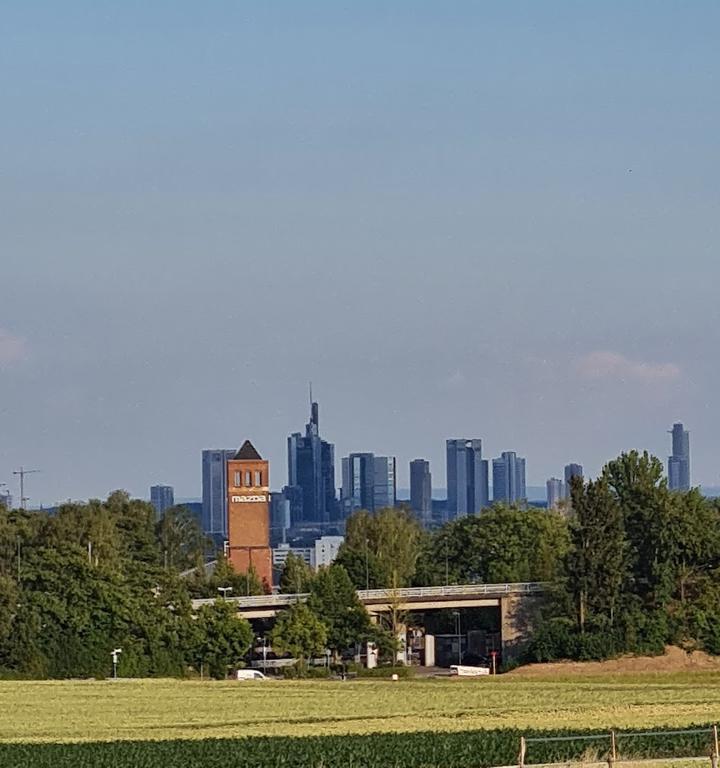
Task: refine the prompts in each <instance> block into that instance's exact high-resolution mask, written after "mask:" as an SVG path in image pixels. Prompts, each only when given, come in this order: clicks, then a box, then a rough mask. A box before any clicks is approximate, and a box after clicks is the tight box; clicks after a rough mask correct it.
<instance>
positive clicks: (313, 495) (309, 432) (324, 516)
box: [288, 387, 337, 525]
mask: <svg viewBox="0 0 720 768" xmlns="http://www.w3.org/2000/svg"><path fill="white" fill-rule="evenodd" d="M310 397H311V400H310V421H309V422H308V423H307V424H306V425H305V435H304V436H303V435H302V434H301V433H300V432H295V433H293V434H292V435H290V437H288V485H289V486H291V487H292V486H294V487H296V488H299V489H301V491H302V516H301V519H299V520H293V521H292V522H293V525H295V524H297V523H315V524H319V525H323V524H327V523H330V522H332V521H333V520H335V519H336V512H337V500H336V491H335V446H334V445H333V444H332V443H328V442H326V441H325V440H323V439H322V438H321V437H320V407H319V405H318V404H317V403H316V402H315V401H314V400H312V387H311V389H310Z"/></svg>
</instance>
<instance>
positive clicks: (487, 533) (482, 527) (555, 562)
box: [415, 505, 569, 586]
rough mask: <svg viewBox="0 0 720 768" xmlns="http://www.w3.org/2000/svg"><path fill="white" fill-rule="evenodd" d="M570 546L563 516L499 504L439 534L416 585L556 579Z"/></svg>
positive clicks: (423, 558) (432, 541) (426, 553)
mask: <svg viewBox="0 0 720 768" xmlns="http://www.w3.org/2000/svg"><path fill="white" fill-rule="evenodd" d="M568 546H569V542H568V530H567V522H566V520H565V518H564V517H563V516H562V515H559V514H557V513H554V512H548V511H546V510H538V509H516V508H514V507H507V506H504V505H497V506H495V507H492V508H491V509H488V510H485V511H483V512H482V513H481V514H479V515H467V516H466V517H461V518H458V519H457V520H454V521H452V522H450V523H447V524H446V525H445V526H443V528H442V529H440V530H439V531H438V532H436V533H435V534H434V535H433V536H432V538H431V539H430V541H429V542H428V543H427V544H426V545H425V547H424V548H423V550H422V552H421V557H420V560H419V562H418V564H417V571H416V577H415V583H416V584H418V585H420V586H422V585H423V584H426V585H428V586H430V585H441V584H445V583H450V584H467V583H473V582H483V583H503V582H522V581H552V580H553V579H555V578H556V577H557V576H558V575H559V573H560V569H561V566H562V559H563V557H564V555H565V553H566V551H567V548H568Z"/></svg>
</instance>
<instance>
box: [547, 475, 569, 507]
mask: <svg viewBox="0 0 720 768" xmlns="http://www.w3.org/2000/svg"><path fill="white" fill-rule="evenodd" d="M546 487H547V505H548V509H557V508H558V507H559V506H560V502H561V501H562V500H563V499H564V498H565V483H563V481H562V480H560V479H559V478H557V477H551V478H550V479H549V480H548V481H547V483H546Z"/></svg>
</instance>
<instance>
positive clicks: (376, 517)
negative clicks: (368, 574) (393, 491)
mask: <svg viewBox="0 0 720 768" xmlns="http://www.w3.org/2000/svg"><path fill="white" fill-rule="evenodd" d="M422 540H423V532H422V529H421V528H420V525H419V524H418V522H417V520H415V518H414V517H413V516H412V514H411V513H410V512H409V511H408V510H406V509H394V508H393V509H390V508H388V509H381V510H379V511H377V512H375V513H373V514H371V513H369V512H367V511H365V510H360V511H358V512H355V513H354V514H353V515H351V516H350V517H349V518H348V520H347V523H346V527H345V544H344V545H343V546H344V548H345V549H347V550H353V552H354V555H353V556H352V557H349V556H348V555H347V554H343V562H345V561H346V558H347V559H352V560H353V561H354V562H355V563H356V564H357V563H360V562H361V561H364V560H365V558H366V557H367V556H368V555H369V554H370V553H371V554H372V556H373V561H374V567H375V572H376V575H378V576H379V578H381V579H382V584H380V585H379V586H382V587H396V588H397V587H403V586H406V585H407V584H409V583H410V581H411V580H412V578H413V575H414V573H415V566H416V563H417V559H418V556H419V554H420V551H421V548H422Z"/></svg>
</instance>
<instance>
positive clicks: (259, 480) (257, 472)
mask: <svg viewBox="0 0 720 768" xmlns="http://www.w3.org/2000/svg"><path fill="white" fill-rule="evenodd" d="M261 485H262V472H260V470H259V469H256V470H255V487H256V488H259V487H260V486H261Z"/></svg>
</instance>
